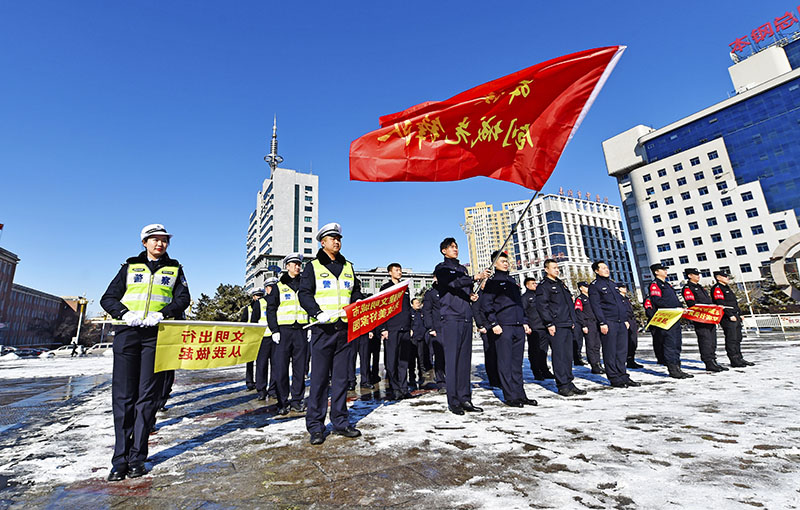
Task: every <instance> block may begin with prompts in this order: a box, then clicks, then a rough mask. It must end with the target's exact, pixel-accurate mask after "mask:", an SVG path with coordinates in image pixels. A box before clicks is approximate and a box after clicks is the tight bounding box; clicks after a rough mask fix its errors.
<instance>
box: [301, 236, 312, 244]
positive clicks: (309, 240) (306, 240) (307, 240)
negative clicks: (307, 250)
mask: <svg viewBox="0 0 800 510" xmlns="http://www.w3.org/2000/svg"><path fill="white" fill-rule="evenodd" d="M303 242H304V243H311V242H313V241H312V239H311V238H310V237H304V238H303Z"/></svg>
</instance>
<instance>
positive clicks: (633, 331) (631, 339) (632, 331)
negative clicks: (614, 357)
mask: <svg viewBox="0 0 800 510" xmlns="http://www.w3.org/2000/svg"><path fill="white" fill-rule="evenodd" d="M620 296H622V294H620ZM622 302H623V303H625V310H626V311H627V317H628V318H627V319H626V320H627V321H628V367H629V368H642V367H641V366H638V365H637V366H632V365H633V364H635V363H636V349H638V348H639V323H638V322H637V321H636V315H635V314H634V313H633V303H631V298H629V297H628V296H622Z"/></svg>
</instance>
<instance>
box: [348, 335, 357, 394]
mask: <svg viewBox="0 0 800 510" xmlns="http://www.w3.org/2000/svg"><path fill="white" fill-rule="evenodd" d="M356 340H357V339H355V340H353V341H352V342H348V343H347V385H348V387H349V386H353V387H355V385H356V358H357V357H358V344H357V343H356Z"/></svg>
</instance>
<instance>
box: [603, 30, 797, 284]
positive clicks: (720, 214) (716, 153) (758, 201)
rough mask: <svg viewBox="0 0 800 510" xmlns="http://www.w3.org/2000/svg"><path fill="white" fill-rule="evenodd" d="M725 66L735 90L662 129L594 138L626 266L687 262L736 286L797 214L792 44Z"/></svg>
mask: <svg viewBox="0 0 800 510" xmlns="http://www.w3.org/2000/svg"><path fill="white" fill-rule="evenodd" d="M736 60H738V61H737V63H735V64H734V65H733V66H731V67H730V68H729V73H730V76H731V79H732V81H733V85H734V88H735V90H736V92H737V93H736V95H734V96H733V97H729V98H728V99H725V100H723V101H721V102H719V103H717V104H715V105H712V106H710V107H708V108H706V109H704V110H701V111H699V112H697V113H694V114H691V115H689V116H687V117H684V118H682V119H680V120H678V121H675V122H673V123H671V124H669V125H668V126H665V127H663V128H660V129H653V128H651V127H648V126H644V125H639V126H636V127H634V128H632V129H629V130H628V131H625V132H623V133H621V134H619V135H617V136H614V137H613V138H610V139H608V140H606V141H605V142H603V152H604V153H605V160H606V166H607V168H608V174H609V175H611V176H614V177H616V178H617V182H618V185H619V191H620V197H621V198H622V203H623V207H624V209H625V217H626V220H627V224H628V230H629V232H630V236H631V243H632V247H633V253H634V262H635V264H636V271H637V273H638V276H639V278H640V281H641V282H642V283H647V282H649V281H651V280H652V275H651V273H650V269H649V265H650V264H653V263H656V262H662V263H664V264H665V265H667V266H670V269H669V275H668V279H669V280H671V281H677V280H682V279H684V276H683V272H684V270H685V269H686V268H688V267H697V268H698V269H699V270H700V271H701V273H702V276H703V283H704V284H708V283H711V282H712V281H713V278H712V273H713V271H715V270H717V269H723V270H727V271H729V272H730V273H731V274H732V275H733V276H734V278H735V279H736V280H738V281H740V282H751V281H758V280H761V279H762V278H763V276H762V272H761V271H760V270H759V269H760V268H762V267H765V266H767V265H768V264H769V259H770V257H771V255H772V252H773V251H774V250H775V248H776V247H777V246H778V244H780V242H781V241H783V240H784V239H786V238H788V237H789V236H790V235H792V234H794V233H796V232H798V220H797V216H798V215H800V144H798V143H797V141H798V140H800V40H797V39H795V40H793V41H791V42H787V40H785V39H784V40H782V41H779V42H776V43H775V44H773V45H772V46H769V47H767V48H763V49H762V50H761V51H758V52H756V53H754V54H753V55H752V56H750V57H749V58H746V59H744V60H740V59H738V57H737V58H736Z"/></svg>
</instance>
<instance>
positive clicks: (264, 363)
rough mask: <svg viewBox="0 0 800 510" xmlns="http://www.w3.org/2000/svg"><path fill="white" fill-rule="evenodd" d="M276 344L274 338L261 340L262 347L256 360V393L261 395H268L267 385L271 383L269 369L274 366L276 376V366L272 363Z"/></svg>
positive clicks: (268, 337)
mask: <svg viewBox="0 0 800 510" xmlns="http://www.w3.org/2000/svg"><path fill="white" fill-rule="evenodd" d="M274 345H275V342H273V341H272V336H265V337H264V338H262V339H261V346H260V347H259V348H258V357H257V358H256V374H255V375H256V391H258V393H259V394H262V393H263V394H264V395H266V394H267V385H268V383H269V382H270V378H269V368H270V366H272V372H273V375H274V372H275V364H274V363H273V362H272V355H273V351H274V349H273V346H274Z"/></svg>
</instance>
